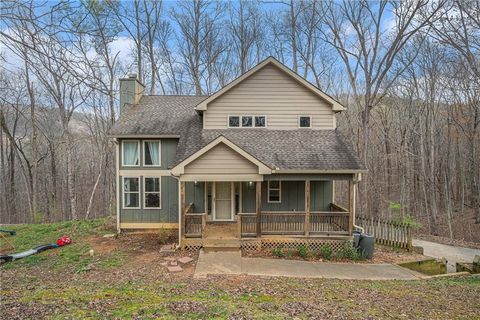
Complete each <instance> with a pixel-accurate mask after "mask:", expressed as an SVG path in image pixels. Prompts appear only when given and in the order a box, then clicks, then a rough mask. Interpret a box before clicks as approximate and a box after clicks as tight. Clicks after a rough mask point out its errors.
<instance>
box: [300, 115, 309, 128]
mask: <svg viewBox="0 0 480 320" xmlns="http://www.w3.org/2000/svg"><path fill="white" fill-rule="evenodd" d="M298 127H299V128H311V127H312V117H310V116H299V117H298Z"/></svg>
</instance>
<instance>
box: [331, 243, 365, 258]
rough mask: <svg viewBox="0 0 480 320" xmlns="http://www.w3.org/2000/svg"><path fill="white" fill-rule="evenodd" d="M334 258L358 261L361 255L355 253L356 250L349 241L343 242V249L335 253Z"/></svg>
mask: <svg viewBox="0 0 480 320" xmlns="http://www.w3.org/2000/svg"><path fill="white" fill-rule="evenodd" d="M336 257H337V258H338V259H348V260H360V259H362V258H363V257H362V255H361V254H360V253H359V252H358V251H357V249H356V248H354V247H353V246H352V244H351V243H350V242H349V241H344V242H343V248H342V250H341V251H339V252H337V255H336Z"/></svg>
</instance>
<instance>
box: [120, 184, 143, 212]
mask: <svg viewBox="0 0 480 320" xmlns="http://www.w3.org/2000/svg"><path fill="white" fill-rule="evenodd" d="M139 180H140V178H126V177H123V208H124V209H140V203H139V199H140V188H139V185H140V184H139Z"/></svg>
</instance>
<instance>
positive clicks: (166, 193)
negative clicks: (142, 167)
mask: <svg viewBox="0 0 480 320" xmlns="http://www.w3.org/2000/svg"><path fill="white" fill-rule="evenodd" d="M142 179H143V177H140V207H141V208H142V209H123V208H122V204H123V192H122V190H123V186H122V177H120V181H119V185H120V201H119V204H120V222H121V223H134V222H135V223H142V222H143V223H146V222H162V223H177V222H178V181H177V180H176V179H174V178H172V177H161V181H162V182H161V185H162V187H161V197H162V208H161V209H143V180H142Z"/></svg>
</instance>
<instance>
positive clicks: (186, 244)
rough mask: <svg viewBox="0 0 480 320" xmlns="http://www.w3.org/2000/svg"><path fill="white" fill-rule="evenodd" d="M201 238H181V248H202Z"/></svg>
mask: <svg viewBox="0 0 480 320" xmlns="http://www.w3.org/2000/svg"><path fill="white" fill-rule="evenodd" d="M202 247H203V245H202V240H201V239H183V240H182V250H186V251H197V250H200V249H202Z"/></svg>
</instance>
